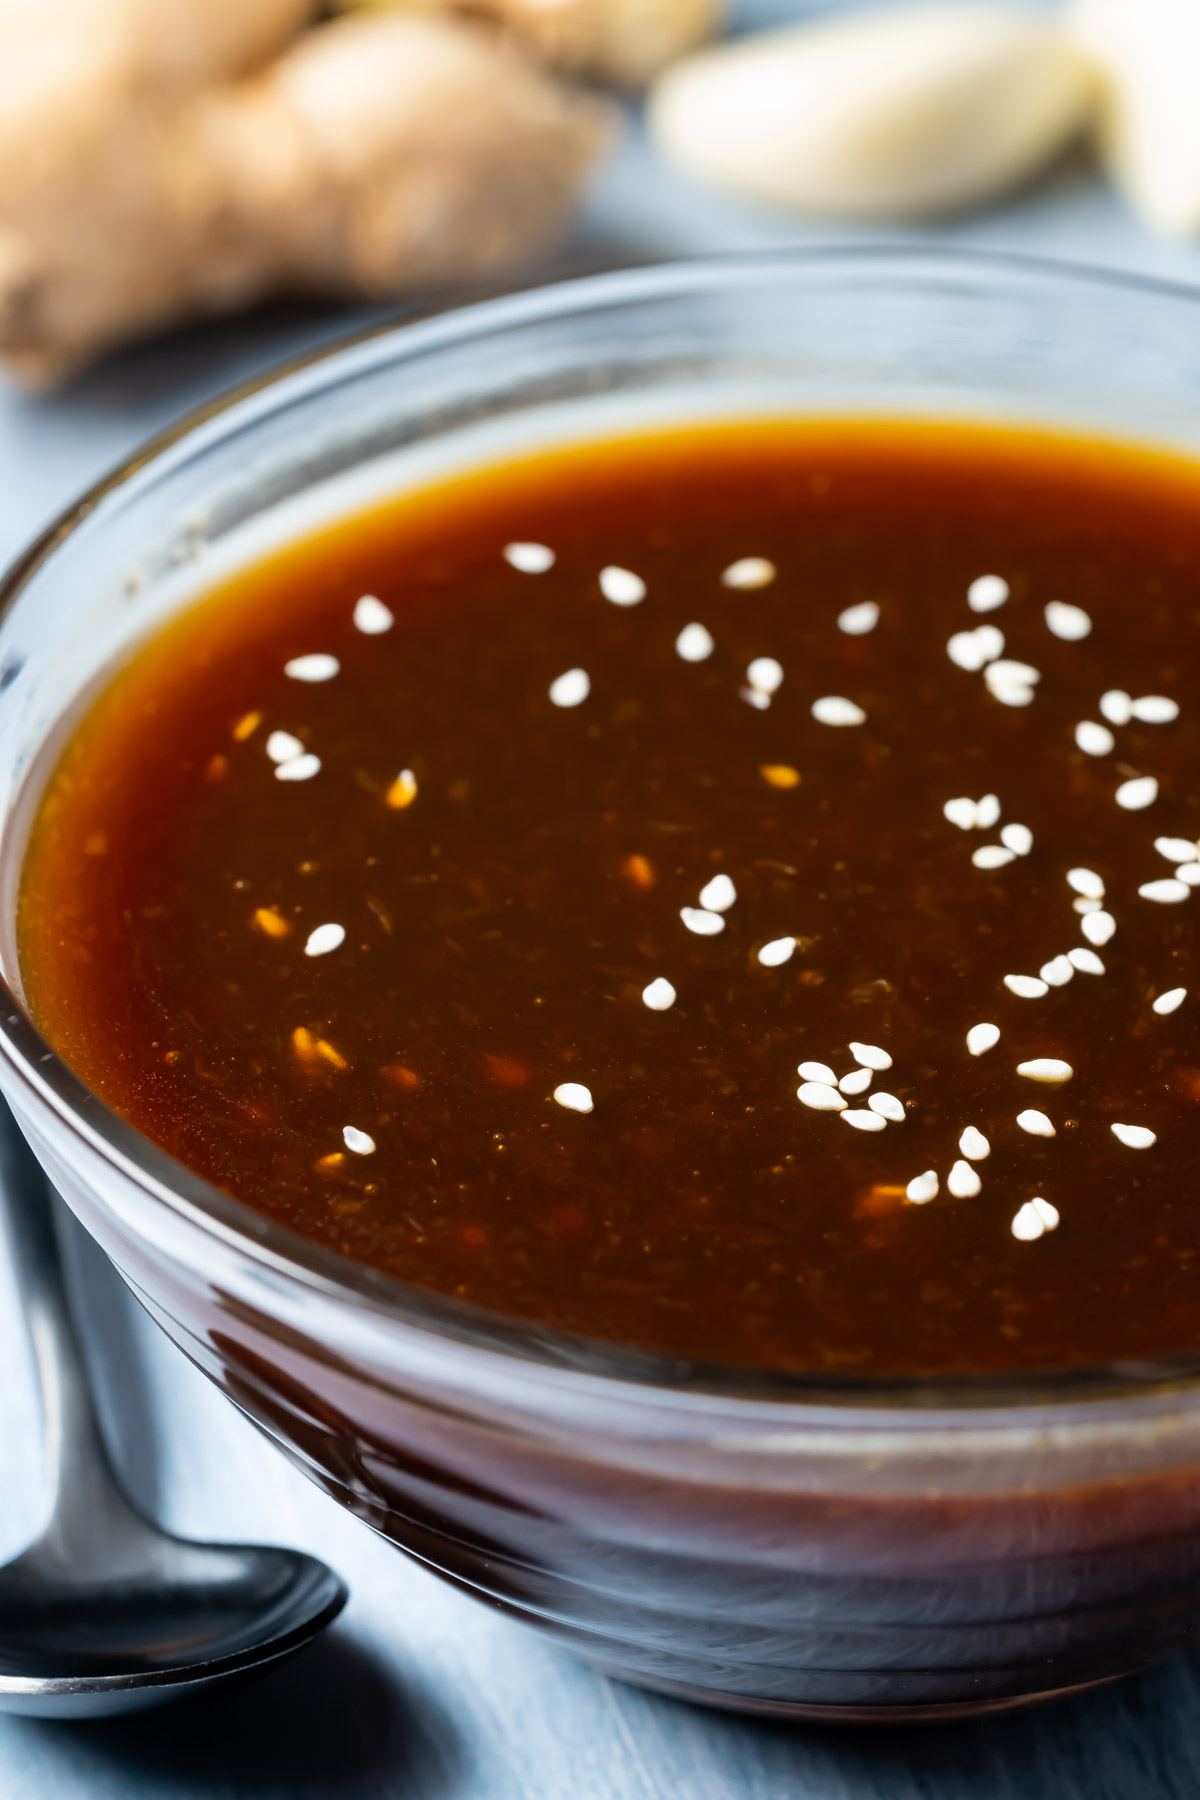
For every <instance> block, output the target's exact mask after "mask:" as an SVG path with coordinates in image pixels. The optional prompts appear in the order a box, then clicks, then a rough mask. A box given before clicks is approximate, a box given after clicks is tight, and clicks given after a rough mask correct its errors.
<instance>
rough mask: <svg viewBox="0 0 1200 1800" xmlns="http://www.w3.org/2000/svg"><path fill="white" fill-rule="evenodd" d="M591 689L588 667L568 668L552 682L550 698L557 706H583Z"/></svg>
mask: <svg viewBox="0 0 1200 1800" xmlns="http://www.w3.org/2000/svg"><path fill="white" fill-rule="evenodd" d="M591 691H592V683H591V678H590V676H589V675H588V672H587V670H586V669H568V670H567V671H566V673H565V674H563V675H558V676H556V677H555V679H554V680H553V681H552V682H551V683H550V698H551V700H552V701H553V702H554V704H555V706H582V705H583V703H584V701H585V700H586V699H587V697H588V695H589V694H590V693H591Z"/></svg>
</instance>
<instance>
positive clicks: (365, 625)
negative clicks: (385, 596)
mask: <svg viewBox="0 0 1200 1800" xmlns="http://www.w3.org/2000/svg"><path fill="white" fill-rule="evenodd" d="M395 623H396V620H395V615H394V614H393V612H392V610H391V608H390V607H388V606H385V605H384V604H383V601H382V600H379V599H377V598H376V596H375V595H374V594H364V595H363V596H362V599H361V600H356V601H355V602H354V624H355V627H356V629H357V630H359V631H361V632H362V634H363V636H364V637H382V635H383V633H384V632H385V631H390V630H391V629H392V626H393V625H394V624H395Z"/></svg>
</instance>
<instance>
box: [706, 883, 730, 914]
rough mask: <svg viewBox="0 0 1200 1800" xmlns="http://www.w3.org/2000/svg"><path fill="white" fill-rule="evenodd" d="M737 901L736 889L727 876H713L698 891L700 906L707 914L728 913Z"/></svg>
mask: <svg viewBox="0 0 1200 1800" xmlns="http://www.w3.org/2000/svg"><path fill="white" fill-rule="evenodd" d="M736 899H737V889H736V888H735V887H734V885H733V883H732V881H731V880H730V879H729V877H728V875H714V876H713V878H712V880H711V881H710V882H708V883H707V885H706V886H705V887H702V888H701V889H700V904H701V906H703V907H706V908H707V909H708V911H709V912H719V913H721V912H728V911H729V909H730V907H731V906H732V905H733V903H734V901H735V900H736Z"/></svg>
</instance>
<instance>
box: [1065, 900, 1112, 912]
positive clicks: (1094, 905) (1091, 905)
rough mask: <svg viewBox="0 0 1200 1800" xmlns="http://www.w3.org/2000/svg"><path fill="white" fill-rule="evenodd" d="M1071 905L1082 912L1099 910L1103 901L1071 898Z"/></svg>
mask: <svg viewBox="0 0 1200 1800" xmlns="http://www.w3.org/2000/svg"><path fill="white" fill-rule="evenodd" d="M1071 905H1072V907H1073V908H1074V910H1075V911H1076V912H1077V913H1080V914H1083V913H1091V912H1099V911H1100V909H1101V907H1102V906H1103V905H1104V902H1103V901H1102V900H1084V899H1079V900H1072V902H1071Z"/></svg>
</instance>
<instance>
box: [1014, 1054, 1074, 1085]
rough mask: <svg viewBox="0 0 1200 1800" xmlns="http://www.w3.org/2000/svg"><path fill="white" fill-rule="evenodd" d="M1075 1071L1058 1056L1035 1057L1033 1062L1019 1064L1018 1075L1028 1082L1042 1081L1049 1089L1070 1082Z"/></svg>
mask: <svg viewBox="0 0 1200 1800" xmlns="http://www.w3.org/2000/svg"><path fill="white" fill-rule="evenodd" d="M1074 1073H1075V1071H1074V1069H1073V1068H1072V1067H1071V1065H1070V1063H1069V1062H1063V1060H1062V1058H1061V1057H1058V1056H1035V1057H1034V1059H1033V1061H1032V1062H1023V1063H1018V1064H1017V1074H1018V1075H1023V1076H1024V1077H1025V1079H1026V1081H1040V1082H1042V1083H1043V1084H1044V1085H1045V1086H1047V1087H1060V1086H1061V1085H1062V1083H1063V1082H1064V1081H1070V1079H1071V1077H1072V1075H1074Z"/></svg>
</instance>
